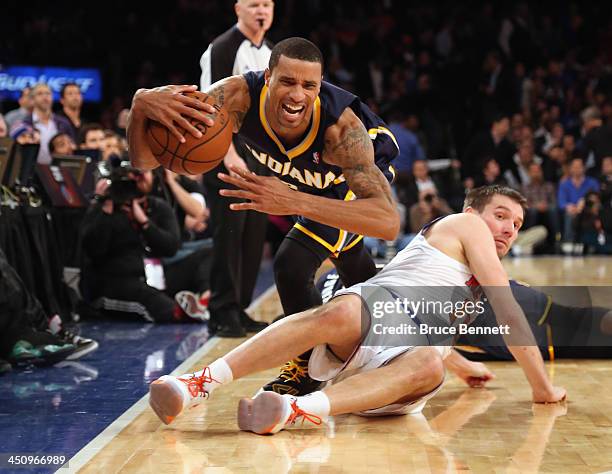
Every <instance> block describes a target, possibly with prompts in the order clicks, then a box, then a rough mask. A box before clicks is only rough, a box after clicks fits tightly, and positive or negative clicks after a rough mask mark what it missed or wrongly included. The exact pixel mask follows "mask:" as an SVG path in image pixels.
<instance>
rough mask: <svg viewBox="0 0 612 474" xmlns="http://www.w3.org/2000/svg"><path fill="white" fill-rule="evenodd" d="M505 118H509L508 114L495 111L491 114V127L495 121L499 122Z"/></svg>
mask: <svg viewBox="0 0 612 474" xmlns="http://www.w3.org/2000/svg"><path fill="white" fill-rule="evenodd" d="M504 119H509V117H508V114H505V113H503V112H494V113H493V114H491V115H490V116H489V122H488V123H489V128H490V127H492V126H493V124H494V123H499V122H501V121H502V120H504Z"/></svg>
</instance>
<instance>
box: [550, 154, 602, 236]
mask: <svg viewBox="0 0 612 474" xmlns="http://www.w3.org/2000/svg"><path fill="white" fill-rule="evenodd" d="M589 191H596V192H598V191H599V183H598V182H597V181H596V180H595V179H593V178H591V177H590V176H586V175H585V172H584V163H583V162H582V159H581V158H573V159H572V161H570V164H569V176H568V177H567V178H566V179H564V180H563V181H561V183H560V184H559V191H558V199H557V200H558V202H559V209H560V210H561V211H562V212H563V239H564V240H565V241H566V242H573V241H574V235H575V233H574V223H575V222H574V221H575V219H576V216H577V215H578V214H580V212H581V211H582V209H583V207H584V200H583V199H584V196H585V195H586V193H587V192H589Z"/></svg>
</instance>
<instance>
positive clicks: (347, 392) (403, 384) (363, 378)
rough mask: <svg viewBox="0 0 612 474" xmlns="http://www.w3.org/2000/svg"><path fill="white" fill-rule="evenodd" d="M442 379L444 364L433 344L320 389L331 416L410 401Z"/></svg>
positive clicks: (431, 389)
mask: <svg viewBox="0 0 612 474" xmlns="http://www.w3.org/2000/svg"><path fill="white" fill-rule="evenodd" d="M443 379H444V364H443V362H442V357H441V356H440V353H439V352H438V351H437V350H436V349H435V348H434V347H417V348H415V349H413V350H412V351H410V352H407V353H405V354H402V355H400V356H399V357H397V358H396V359H394V360H393V361H392V362H390V363H389V364H388V365H385V366H383V367H380V368H377V369H374V370H370V371H368V372H365V373H360V374H356V375H353V376H352V377H348V378H346V379H344V380H342V381H341V382H339V383H337V384H334V385H331V386H329V387H326V388H325V389H323V392H324V393H325V395H327V398H329V403H330V413H329V414H330V415H341V414H344V413H355V412H359V411H364V410H369V409H372V408H379V407H383V406H386V405H391V404H394V403H409V402H412V401H414V400H417V399H419V398H421V397H422V396H424V395H427V394H428V393H430V392H432V391H433V390H434V389H435V388H436V387H438V386H439V385H440V384H441V383H442V381H443Z"/></svg>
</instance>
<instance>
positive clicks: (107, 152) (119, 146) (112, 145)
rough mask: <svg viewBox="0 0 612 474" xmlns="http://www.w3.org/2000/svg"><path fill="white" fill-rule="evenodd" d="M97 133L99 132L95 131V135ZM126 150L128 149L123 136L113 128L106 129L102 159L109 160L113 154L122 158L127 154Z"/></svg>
mask: <svg viewBox="0 0 612 474" xmlns="http://www.w3.org/2000/svg"><path fill="white" fill-rule="evenodd" d="M90 134H91V132H90ZM97 135H98V133H97V132H95V133H94V137H95V136H97ZM90 139H91V137H90ZM125 151H126V149H125V147H124V146H123V143H122V140H121V137H120V136H119V135H118V134H116V133H115V132H113V131H112V130H105V131H104V141H103V142H102V161H107V160H108V159H109V158H110V157H111V156H112V155H115V156H118V157H120V158H121V157H122V156H123V155H124V154H125Z"/></svg>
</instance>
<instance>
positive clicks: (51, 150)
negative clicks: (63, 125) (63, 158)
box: [48, 132, 72, 154]
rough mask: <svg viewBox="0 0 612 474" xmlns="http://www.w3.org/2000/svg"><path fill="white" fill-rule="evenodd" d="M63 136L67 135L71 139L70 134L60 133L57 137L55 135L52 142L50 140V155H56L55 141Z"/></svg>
mask: <svg viewBox="0 0 612 474" xmlns="http://www.w3.org/2000/svg"><path fill="white" fill-rule="evenodd" d="M63 135H66V136H67V137H70V135H69V134H68V133H66V132H58V133H56V134H55V135H53V136H52V137H51V140H49V145H48V147H49V153H51V154H53V153H55V143H54V142H55V140H57V139H58V138H59V137H61V136H63ZM70 138H72V137H70Z"/></svg>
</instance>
